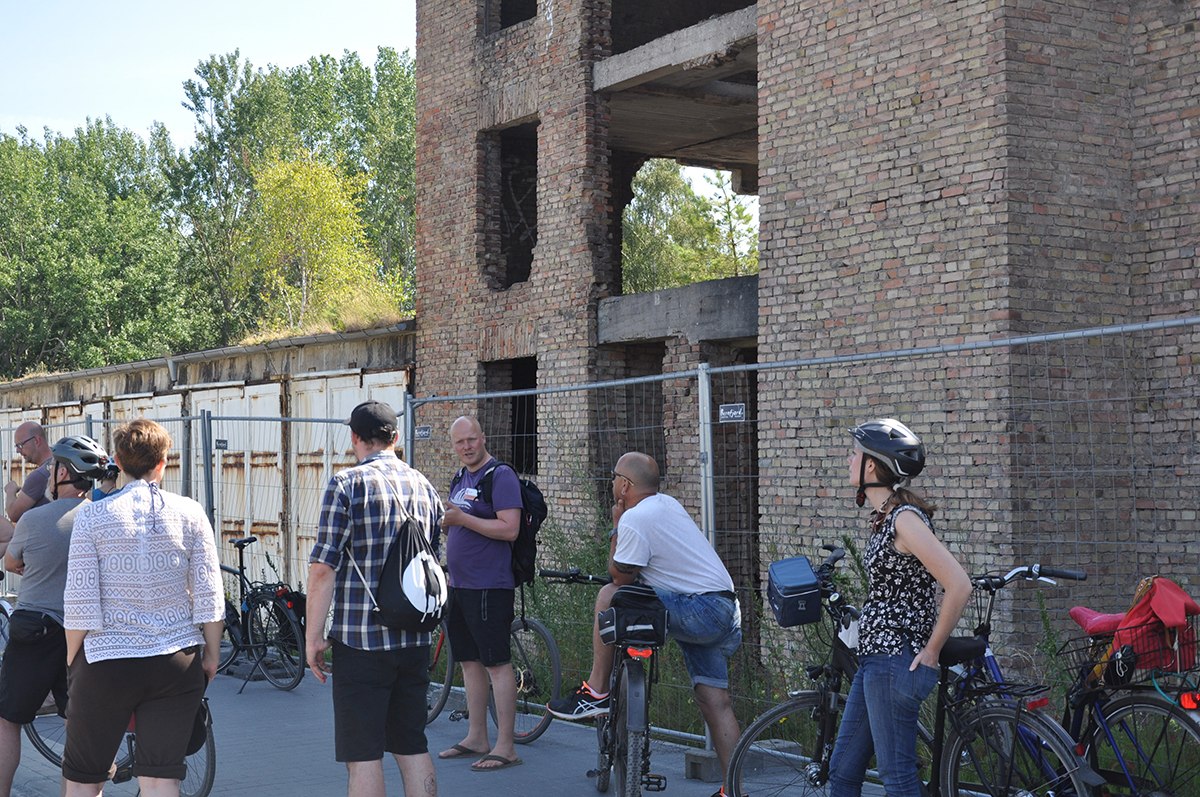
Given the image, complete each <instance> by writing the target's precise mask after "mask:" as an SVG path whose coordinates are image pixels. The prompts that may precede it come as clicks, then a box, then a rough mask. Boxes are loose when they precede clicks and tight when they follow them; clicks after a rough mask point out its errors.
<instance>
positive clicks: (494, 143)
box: [480, 122, 538, 290]
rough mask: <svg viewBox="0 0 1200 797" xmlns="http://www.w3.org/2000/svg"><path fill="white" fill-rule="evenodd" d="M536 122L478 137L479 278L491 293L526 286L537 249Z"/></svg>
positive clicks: (490, 132) (489, 132)
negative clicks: (481, 208)
mask: <svg viewBox="0 0 1200 797" xmlns="http://www.w3.org/2000/svg"><path fill="white" fill-rule="evenodd" d="M537 129H538V123H537V122H530V123H527V124H522V125H518V126H516V127H509V128H506V129H503V130H493V131H488V132H486V133H484V134H483V135H482V136H481V150H482V152H481V155H482V161H483V169H484V180H483V182H484V190H483V191H482V192H481V197H480V199H481V201H482V202H483V204H484V211H483V213H482V217H483V223H484V231H483V252H482V259H483V273H484V278H485V279H486V280H487V283H488V286H489V287H491V288H492V290H506V289H507V288H511V287H512V286H513V285H516V284H518V283H521V282H526V281H527V280H528V279H529V276H530V274H531V273H532V271H533V254H534V250H535V248H536V247H537V216H538V196H537V180H538V145H537Z"/></svg>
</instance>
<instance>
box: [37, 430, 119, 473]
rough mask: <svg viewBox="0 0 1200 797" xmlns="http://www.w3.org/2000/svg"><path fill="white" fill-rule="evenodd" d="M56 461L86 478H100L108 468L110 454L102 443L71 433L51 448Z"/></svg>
mask: <svg viewBox="0 0 1200 797" xmlns="http://www.w3.org/2000/svg"><path fill="white" fill-rule="evenodd" d="M50 454H51V455H52V456H53V457H54V460H55V462H58V463H60V464H62V465H65V466H66V468H67V470H69V471H71V472H72V473H74V474H75V475H76V476H81V477H83V478H85V479H100V478H102V477H103V476H104V473H105V471H106V470H107V469H108V462H109V460H108V454H107V453H106V452H105V450H104V449H103V448H101V447H100V444H99V443H97V442H96V441H95V440H93V439H92V438H90V437H87V436H86V435H81V434H78V435H71V436H70V437H64V438H63V439H62V440H59V441H58V442H57V443H55V444H54V445H53V446H51V448H50Z"/></svg>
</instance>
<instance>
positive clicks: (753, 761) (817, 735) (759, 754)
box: [726, 691, 840, 797]
mask: <svg viewBox="0 0 1200 797" xmlns="http://www.w3.org/2000/svg"><path fill="white" fill-rule="evenodd" d="M829 710H830V708H829V706H828V704H827V701H824V700H822V699H821V694H820V693H819V692H815V691H814V692H801V693H800V694H798V695H796V696H795V697H793V698H791V699H790V700H788V701H787V702H784V703H780V704H779V705H776V706H772V707H771V708H769V709H768V710H767V711H765V712H763V713H762V714H761V715H759V716H758V717H757V718H756V719H755V720H754V721H753V722H752V723H750V725H749V726H748V727H747V728H746V730H745V731H743V732H742V735H741V736H740V737H738V741H737V744H736V745H734V748H733V752H732V753H731V754H730V756H729V772H728V775H727V778H726V779H727V782H728V791H729V793H730V794H754V795H756V797H757V796H758V795H767V796H768V797H770V795H788V796H789V797H792V796H793V795H794V797H810V796H811V797H816V795H824V794H825V784H826V781H827V780H828V778H829V752H830V751H831V750H832V749H833V743H834V741H835V740H834V739H826V738H824V735H823V732H822V728H823V727H825V720H824V719H823V712H826V711H829ZM832 710H834V711H838V712H839V713H840V702H839V703H838V704H837V705H836V706H835V707H834V708H833V709H832ZM834 727H836V726H834Z"/></svg>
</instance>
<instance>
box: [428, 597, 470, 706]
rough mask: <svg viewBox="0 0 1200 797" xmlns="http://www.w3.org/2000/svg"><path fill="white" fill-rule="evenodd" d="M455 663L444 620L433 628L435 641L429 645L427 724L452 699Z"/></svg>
mask: <svg viewBox="0 0 1200 797" xmlns="http://www.w3.org/2000/svg"><path fill="white" fill-rule="evenodd" d="M455 664H456V662H455V661H454V653H453V651H451V650H450V638H449V637H448V636H446V621H445V620H443V621H442V624H441V625H439V626H438V627H437V628H435V629H433V642H432V644H431V645H430V646H429V688H428V690H427V691H426V692H425V705H426V707H427V708H428V710H429V713H428V714H427V715H426V717H425V724H426V725H428V724H429V723H431V722H433V721H434V720H435V719H437V716H438V714H441V713H442V709H444V708H445V707H446V701H447V700H449V699H450V692H451V690H453V689H454V685H455V681H456V678H455V674H456V671H457V670H456V668H455V666H454V665H455ZM461 685H462V684H461V683H460V684H459V686H461Z"/></svg>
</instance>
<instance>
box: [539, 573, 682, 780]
mask: <svg viewBox="0 0 1200 797" xmlns="http://www.w3.org/2000/svg"><path fill="white" fill-rule="evenodd" d="M539 575H540V576H541V577H542V578H543V579H545V580H546V581H548V582H550V583H560V584H599V585H604V584H608V583H610V582H611V581H612V579H610V578H609V577H608V576H594V575H589V574H587V573H581V572H580V571H579V569H578V568H571V569H569V570H541V571H539ZM663 631H664V633H665V629H663ZM662 644H663V642H662V640H652V639H649V638H648V637H647V638H645V639H641V638H628V639H625V638H618V639H617V640H616V642H615V644H614V645H613V646H612V647H613V667H612V673H611V675H610V676H609V685H608V694H609V711H608V714H607V715H604V716H600V717H597V718H596V742H597V752H596V768H595V769H594V770H590V771H589V772H588V773H587V774H588V777H594V778H595V779H596V791H598V792H607V791H608V789H609V786H610V785H612V783H613V782H615V785H616V793H617V794H619V795H620V797H637V796H638V795H641V793H642V789H643V787H644V788H645V789H646V791H662V790H663V789H665V788H666V787H667V780H666V778H665V777H664V776H662V775H657V774H653V773H651V772H650V699H651V686H652V684H653V683H654V682H655V681H656V680H657V675H658V673H657V668H658V656H657V654H658V650H659V648H660V647H661V645H662Z"/></svg>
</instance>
